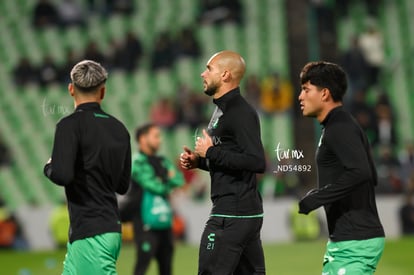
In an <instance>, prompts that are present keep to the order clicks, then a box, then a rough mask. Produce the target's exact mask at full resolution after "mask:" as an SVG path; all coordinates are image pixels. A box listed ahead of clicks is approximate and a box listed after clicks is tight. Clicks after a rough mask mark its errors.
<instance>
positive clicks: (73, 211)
mask: <svg viewBox="0 0 414 275" xmlns="http://www.w3.org/2000/svg"><path fill="white" fill-rule="evenodd" d="M70 76H71V80H72V82H71V83H70V84H69V85H68V90H69V94H70V95H71V96H72V97H73V98H74V105H75V111H74V112H73V113H72V114H70V115H68V116H66V117H64V118H62V119H61V120H60V121H59V122H58V123H57V125H56V131H55V137H54V144H53V150H52V156H51V158H50V159H49V161H48V162H47V163H46V165H45V167H44V174H45V176H46V177H48V178H49V179H50V180H51V181H52V182H53V183H54V184H56V185H59V186H63V187H64V188H65V194H66V201H67V203H68V210H69V217H70V229H69V242H68V244H67V253H66V257H65V261H64V263H63V274H64V275H68V274H78V275H82V274H85V275H86V274H88V275H89V274H108V275H109V274H117V272H116V261H117V259H118V256H119V252H120V249H121V221H120V214H119V210H118V202H117V198H116V193H118V194H125V193H126V192H127V190H128V187H129V181H130V177H131V144H130V137H129V133H128V130H127V129H126V128H125V126H124V125H123V124H122V122H120V121H119V120H117V119H116V118H115V117H113V116H111V115H110V114H108V113H106V112H104V111H103V110H102V109H101V102H102V100H103V99H104V96H105V92H106V86H105V82H106V80H107V78H108V73H107V71H106V69H105V68H104V67H102V66H101V65H100V64H99V63H97V62H95V61H92V60H83V61H80V62H79V63H77V64H76V65H75V66H74V67H73V69H72V71H71V73H70Z"/></svg>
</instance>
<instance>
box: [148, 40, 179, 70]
mask: <svg viewBox="0 0 414 275" xmlns="http://www.w3.org/2000/svg"><path fill="white" fill-rule="evenodd" d="M173 49H174V45H173V42H172V39H171V36H170V34H169V33H168V32H163V33H161V34H160V35H159V36H158V37H157V39H156V41H155V45H154V51H153V52H152V54H151V69H152V70H153V71H156V70H159V69H169V68H170V67H171V66H172V65H173V63H174V60H175V57H174V52H173V51H174V50H173Z"/></svg>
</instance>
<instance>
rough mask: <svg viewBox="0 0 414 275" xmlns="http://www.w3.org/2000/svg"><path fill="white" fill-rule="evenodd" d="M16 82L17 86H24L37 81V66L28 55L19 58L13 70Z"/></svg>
mask: <svg viewBox="0 0 414 275" xmlns="http://www.w3.org/2000/svg"><path fill="white" fill-rule="evenodd" d="M13 78H14V83H15V84H16V85H17V86H24V85H26V84H30V83H36V82H37V71H36V68H35V67H34V66H33V65H32V63H30V60H29V59H28V58H27V57H22V58H20V60H19V63H18V64H17V66H16V68H15V69H14V70H13Z"/></svg>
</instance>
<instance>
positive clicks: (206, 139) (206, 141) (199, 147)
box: [195, 129, 213, 158]
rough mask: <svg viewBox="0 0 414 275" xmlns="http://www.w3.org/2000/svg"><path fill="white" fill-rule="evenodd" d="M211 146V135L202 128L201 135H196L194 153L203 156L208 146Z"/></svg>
mask: <svg viewBox="0 0 414 275" xmlns="http://www.w3.org/2000/svg"><path fill="white" fill-rule="evenodd" d="M211 146H213V142H212V140H211V137H210V136H209V135H208V133H207V131H206V130H205V129H203V137H202V138H201V137H198V138H197V141H196V144H195V153H196V154H197V155H199V156H200V157H203V158H205V157H206V153H207V150H208V148H210V147H211Z"/></svg>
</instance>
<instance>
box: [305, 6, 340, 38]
mask: <svg viewBox="0 0 414 275" xmlns="http://www.w3.org/2000/svg"><path fill="white" fill-rule="evenodd" d="M310 4H311V9H312V11H313V12H314V14H315V19H316V22H317V27H318V35H319V38H320V40H321V41H332V40H334V39H335V38H336V27H335V26H336V25H335V10H334V6H333V3H332V1H330V0H310Z"/></svg>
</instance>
